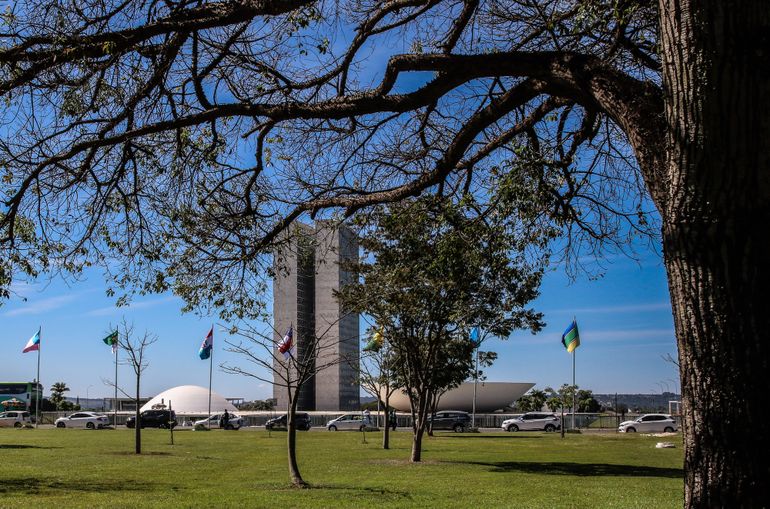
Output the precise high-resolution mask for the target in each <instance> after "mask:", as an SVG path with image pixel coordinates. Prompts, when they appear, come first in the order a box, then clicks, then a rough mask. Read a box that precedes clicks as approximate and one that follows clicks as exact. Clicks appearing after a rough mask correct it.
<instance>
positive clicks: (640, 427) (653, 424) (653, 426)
mask: <svg viewBox="0 0 770 509" xmlns="http://www.w3.org/2000/svg"><path fill="white" fill-rule="evenodd" d="M676 430H677V426H676V420H675V419H674V418H673V417H671V416H670V415H666V414H646V415H643V416H641V417H639V418H638V419H636V420H635V421H624V422H621V423H620V426H618V431H620V432H621V433H636V432H637V431H639V432H643V433H674V432H675V431H676Z"/></svg>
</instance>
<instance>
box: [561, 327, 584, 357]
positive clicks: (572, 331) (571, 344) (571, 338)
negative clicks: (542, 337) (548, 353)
mask: <svg viewBox="0 0 770 509" xmlns="http://www.w3.org/2000/svg"><path fill="white" fill-rule="evenodd" d="M561 344H562V345H564V348H566V349H567V351H568V352H569V353H572V352H574V351H575V348H577V347H579V346H580V334H578V326H577V322H576V321H575V320H572V323H571V324H570V326H569V327H567V330H565V331H564V334H562V335H561Z"/></svg>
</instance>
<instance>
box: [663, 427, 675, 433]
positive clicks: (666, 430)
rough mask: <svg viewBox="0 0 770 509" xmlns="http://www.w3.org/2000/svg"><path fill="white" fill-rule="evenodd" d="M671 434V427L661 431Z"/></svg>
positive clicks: (672, 429) (672, 430)
mask: <svg viewBox="0 0 770 509" xmlns="http://www.w3.org/2000/svg"><path fill="white" fill-rule="evenodd" d="M673 432H674V428H672V427H671V426H666V429H664V430H663V433H673Z"/></svg>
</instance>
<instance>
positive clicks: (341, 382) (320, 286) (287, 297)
mask: <svg viewBox="0 0 770 509" xmlns="http://www.w3.org/2000/svg"><path fill="white" fill-rule="evenodd" d="M293 237H294V238H292V239H291V241H290V242H288V243H287V244H285V245H284V246H282V249H281V251H280V253H276V257H277V259H278V260H280V261H281V264H282V266H283V267H285V269H286V270H285V271H282V270H278V271H276V272H277V273H276V276H275V279H274V282H273V317H274V327H275V329H276V340H277V341H280V339H281V337H282V336H283V334H285V333H286V330H288V328H289V327H290V326H291V325H294V332H295V336H294V337H295V341H296V342H297V355H298V356H302V355H303V354H304V353H305V352H306V351H307V350H306V349H307V348H313V347H314V348H315V352H314V354H315V367H316V369H317V370H318V371H317V372H316V374H315V376H314V378H313V379H312V380H311V381H310V382H308V383H307V384H306V385H305V387H303V390H302V391H301V393H300V394H299V401H298V409H299V410H305V411H308V410H310V411H312V410H323V411H326V410H332V411H347V410H357V409H358V408H359V405H360V401H359V385H358V383H357V382H356V370H355V366H357V365H358V362H359V332H358V329H359V317H358V315H357V314H347V315H345V314H343V313H342V310H341V309H340V306H339V304H338V303H337V300H336V299H335V298H334V291H335V290H339V289H340V288H341V287H342V286H343V285H345V284H346V283H347V282H348V281H352V279H353V278H354V277H355V276H354V275H353V274H350V273H348V272H347V271H345V270H343V268H342V267H341V266H340V262H341V261H344V260H347V259H355V258H357V257H358V242H357V241H356V238H355V235H354V234H353V233H352V232H351V231H350V230H348V229H347V228H344V227H337V226H333V225H331V224H330V223H326V222H319V223H318V224H317V225H316V226H315V227H310V226H308V225H299V227H298V229H297V230H296V235H294V236H293ZM279 335H280V337H279ZM315 338H318V341H317V344H316V342H315V341H314V339H315ZM274 376H275V375H274ZM273 397H274V398H276V399H277V400H278V405H277V408H278V409H284V408H287V405H288V397H287V394H286V388H285V387H282V386H279V385H277V384H274V385H273Z"/></svg>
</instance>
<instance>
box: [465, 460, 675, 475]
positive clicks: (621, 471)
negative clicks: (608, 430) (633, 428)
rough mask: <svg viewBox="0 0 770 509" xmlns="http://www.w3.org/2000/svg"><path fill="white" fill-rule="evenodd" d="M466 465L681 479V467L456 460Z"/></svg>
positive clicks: (493, 469) (495, 469) (501, 469)
mask: <svg viewBox="0 0 770 509" xmlns="http://www.w3.org/2000/svg"><path fill="white" fill-rule="evenodd" d="M453 463H462V464H466V465H479V466H484V467H489V471H490V472H522V473H525V474H544V475H575V476H578V477H602V476H611V477H668V478H671V479H682V478H683V477H684V471H683V470H682V469H681V468H666V467H648V466H639V465H613V464H609V463H573V462H524V461H499V462H488V463H487V462H483V461H457V462H453Z"/></svg>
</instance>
